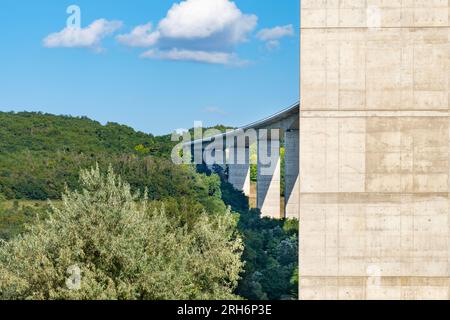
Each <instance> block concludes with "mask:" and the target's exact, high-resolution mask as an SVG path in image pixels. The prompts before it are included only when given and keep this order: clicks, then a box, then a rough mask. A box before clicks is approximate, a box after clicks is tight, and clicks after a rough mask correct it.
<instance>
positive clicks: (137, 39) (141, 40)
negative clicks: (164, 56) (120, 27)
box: [117, 22, 160, 48]
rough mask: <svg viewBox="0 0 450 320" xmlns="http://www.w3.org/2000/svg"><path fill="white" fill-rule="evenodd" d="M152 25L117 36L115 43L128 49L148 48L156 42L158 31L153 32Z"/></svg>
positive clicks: (158, 35)
mask: <svg viewBox="0 0 450 320" xmlns="http://www.w3.org/2000/svg"><path fill="white" fill-rule="evenodd" d="M152 29H153V25H152V23H151V22H150V23H147V24H144V25H141V26H137V27H136V28H134V29H133V31H131V33H129V34H122V35H119V36H117V41H119V42H120V43H122V44H124V45H127V46H130V47H144V48H145V47H150V46H152V45H154V44H155V43H156V42H158V40H159V37H160V34H159V31H153V30H152Z"/></svg>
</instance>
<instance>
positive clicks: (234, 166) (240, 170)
mask: <svg viewBox="0 0 450 320" xmlns="http://www.w3.org/2000/svg"><path fill="white" fill-rule="evenodd" d="M232 151H233V152H230V157H232V159H230V164H229V165H228V182H229V183H231V184H232V185H233V187H234V188H235V189H236V190H239V191H242V192H243V193H244V194H245V195H246V196H247V197H249V196H250V149H249V148H247V147H241V148H239V147H235V148H234V149H233V150H232Z"/></svg>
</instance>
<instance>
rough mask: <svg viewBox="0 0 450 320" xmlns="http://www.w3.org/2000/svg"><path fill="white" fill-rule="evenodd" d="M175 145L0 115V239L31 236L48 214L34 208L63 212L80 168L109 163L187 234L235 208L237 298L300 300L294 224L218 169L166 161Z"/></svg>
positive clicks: (113, 127) (82, 122)
mask: <svg viewBox="0 0 450 320" xmlns="http://www.w3.org/2000/svg"><path fill="white" fill-rule="evenodd" d="M223 128H225V127H223ZM173 145H174V143H173V142H171V141H170V136H164V137H153V136H151V135H147V134H144V133H138V132H135V131H134V130H132V129H130V128H128V127H125V126H120V125H117V124H108V125H106V126H102V125H101V124H99V123H97V122H95V121H92V120H89V119H87V118H71V117H58V116H52V115H44V114H39V113H19V114H13V113H0V150H1V152H0V194H2V193H3V195H4V196H5V198H6V199H3V200H2V199H1V197H0V239H5V240H8V239H9V240H11V239H16V237H17V235H19V234H23V236H24V237H26V236H28V234H27V233H24V226H25V225H31V226H32V225H35V224H36V220H37V216H40V219H41V220H42V219H44V218H45V215H46V212H48V208H47V204H46V202H42V203H41V204H40V205H35V204H34V203H35V202H38V200H46V199H56V200H58V201H56V207H58V208H59V207H60V206H62V207H61V210H63V208H64V206H63V204H62V203H60V201H59V200H60V199H61V194H62V193H63V192H64V190H65V187H66V186H67V187H68V189H70V190H74V191H76V190H78V191H81V190H82V185H81V184H80V176H79V171H80V169H84V168H89V167H92V166H95V165H96V163H98V164H99V167H100V168H101V170H103V171H102V173H103V174H104V175H105V174H107V172H106V168H108V166H109V165H111V166H112V168H113V170H114V171H115V172H116V173H117V174H118V175H120V176H121V177H123V179H124V181H127V183H129V184H130V187H131V191H132V192H141V194H142V193H143V192H144V191H145V190H147V192H148V199H149V201H151V203H152V204H151V205H152V206H153V207H155V208H158V210H157V211H158V212H164V216H165V218H166V219H167V220H168V221H170V223H171V224H172V226H182V228H186V229H187V230H188V231H189V232H191V231H192V230H194V229H196V227H197V224H198V223H199V221H200V220H202V219H203V218H202V217H203V216H204V213H205V212H207V213H208V214H209V215H226V212H227V206H230V207H231V209H232V211H233V212H234V215H235V216H237V217H239V219H238V223H237V229H238V231H239V232H240V234H241V236H242V239H243V242H244V252H243V254H242V259H243V261H244V262H245V266H244V270H243V272H241V274H240V276H241V279H240V281H239V284H238V286H237V289H236V291H235V293H236V294H238V295H239V296H241V297H243V298H248V299H291V298H295V297H296V296H297V285H296V279H297V277H296V276H295V271H296V268H297V246H298V239H297V233H298V228H297V223H291V222H289V221H273V220H270V219H261V218H260V216H259V212H258V211H257V210H250V209H249V206H248V199H247V198H246V197H245V196H244V195H243V194H242V193H240V192H237V191H236V190H234V189H233V187H232V186H231V185H230V184H228V183H227V182H226V179H225V175H224V172H221V171H220V170H217V173H218V174H211V172H208V171H207V170H202V169H201V168H193V167H192V166H175V165H173V164H172V162H171V161H170V160H168V159H169V155H170V152H171V149H172V147H173ZM196 169H197V170H196ZM198 172H200V173H198ZM16 199H19V200H16ZM6 200H7V202H8V203H9V205H8V206H7V205H6V202H5V201H6ZM30 200H32V201H31V202H29V201H30ZM24 203H25V204H24ZM54 203H55V201H54ZM38 223H43V222H42V221H41V222H38ZM13 241H16V240H13Z"/></svg>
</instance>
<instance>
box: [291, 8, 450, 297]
mask: <svg viewBox="0 0 450 320" xmlns="http://www.w3.org/2000/svg"><path fill="white" fill-rule="evenodd" d="M370 2H371V3H369V1H312V0H305V1H302V2H301V71H300V72H301V77H300V78H301V94H300V96H301V109H300V149H301V150H300V189H301V190H300V237H301V241H300V245H299V248H300V252H299V253H300V254H299V258H300V259H299V274H300V297H301V298H302V299H448V298H450V296H449V288H450V277H449V276H450V274H449V270H450V241H449V239H450V237H449V235H450V223H449V222H450V210H449V208H450V207H449V203H450V201H449V200H450V199H449V194H450V193H449V191H450V189H449V186H450V184H449V178H450V175H449V172H450V171H449V170H450V165H449V156H450V152H449V151H450V139H449V129H450V126H449V121H450V120H449V110H450V105H449V96H450V95H449V94H450V90H449V89H450V85H449V83H450V82H449V74H450V63H449V61H450V60H449V54H450V43H449V39H450V38H449V34H450V30H449V2H448V1H446V0H444V1H370Z"/></svg>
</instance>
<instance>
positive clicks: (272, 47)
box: [266, 40, 280, 50]
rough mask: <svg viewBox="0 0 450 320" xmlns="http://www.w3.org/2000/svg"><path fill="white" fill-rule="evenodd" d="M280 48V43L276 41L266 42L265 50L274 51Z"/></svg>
mask: <svg viewBox="0 0 450 320" xmlns="http://www.w3.org/2000/svg"><path fill="white" fill-rule="evenodd" d="M279 47H280V41H278V40H269V41H267V42H266V48H267V49H268V50H275V49H278V48H279Z"/></svg>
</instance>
